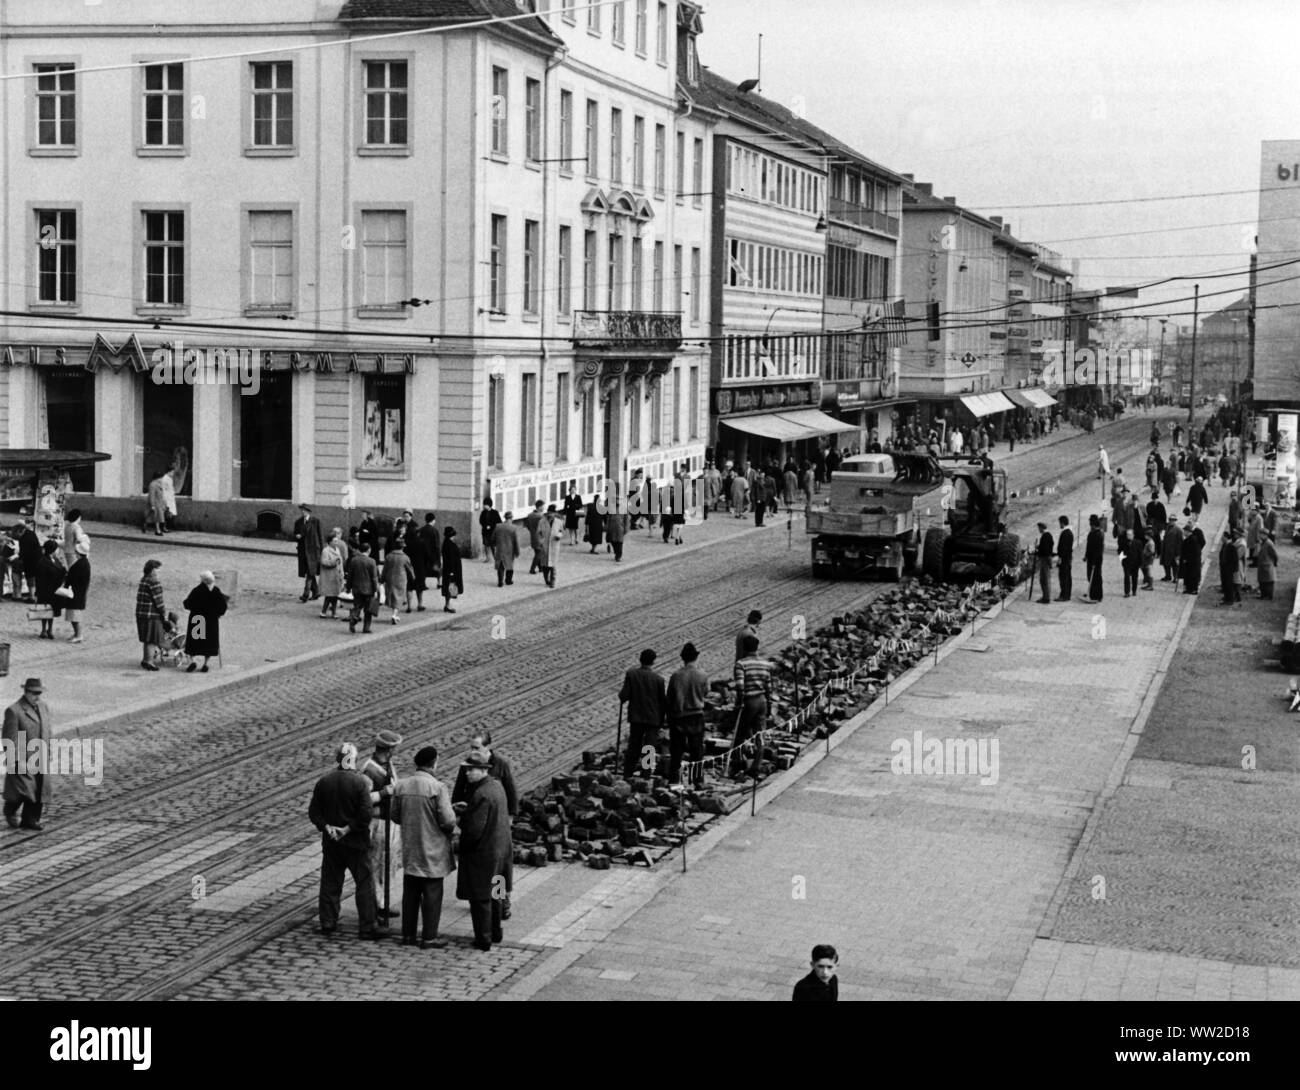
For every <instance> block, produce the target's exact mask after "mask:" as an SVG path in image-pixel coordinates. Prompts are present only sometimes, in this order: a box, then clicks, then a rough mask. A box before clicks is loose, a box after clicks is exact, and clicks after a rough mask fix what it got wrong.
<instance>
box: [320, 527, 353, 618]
mask: <svg viewBox="0 0 1300 1090" xmlns="http://www.w3.org/2000/svg"><path fill="white" fill-rule="evenodd" d="M351 551H352V550H351V549H349V548H348V546H347V543H346V542H345V541H344V540H343V530H342V529H341V528H340V527H338V526H335V527H334V528H333V529H332V530H330V537H329V540H328V541H327V542H325V547H324V548H323V549H321V551H320V576H319V585H320V592H321V594H322V596H323V597H324V598H325V601H324V602H322V603H321V607H320V615H321V616H322V617H337V616H338V613H339V596H340V595H341V594H342V593H343V573H344V572H346V571H347V567H348V556H349V554H350V553H351Z"/></svg>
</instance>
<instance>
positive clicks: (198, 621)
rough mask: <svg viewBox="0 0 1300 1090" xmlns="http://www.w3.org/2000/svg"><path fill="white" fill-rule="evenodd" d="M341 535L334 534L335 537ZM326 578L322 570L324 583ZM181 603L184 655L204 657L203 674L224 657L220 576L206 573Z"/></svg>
mask: <svg viewBox="0 0 1300 1090" xmlns="http://www.w3.org/2000/svg"><path fill="white" fill-rule="evenodd" d="M338 532H339V531H337V530H335V531H334V533H335V534H338ZM324 575H325V570H324V568H323V567H322V569H321V578H322V582H323V580H324ZM336 597H337V596H336ZM181 604H182V605H183V606H184V608H185V609H187V610H189V613H190V618H189V621H188V622H186V625H185V653H186V654H187V655H189V656H191V657H192V658H194V659H195V660H197V659H198V657H199V656H200V655H202V656H203V667H202V672H203V673H205V674H206V673H207V672H208V661H209V660H210V659H211V658H212V656H213V655H220V654H221V618H222V617H224V616H225V615H226V606H227V604H228V603H227V602H226V596H225V595H224V594H222V593H221V590H220V589H219V588H218V587H217V577H216V576H215V575H213V574H212V573H211V572H210V571H205V572H203V573H202V574H200V575H199V585H198V586H197V587H195V588H194V589H193V590H192V591H190V593H189V597H187V598H186V599H185V601H184V602H183V603H181ZM197 668H198V662H197V661H195V662H191V663H190V664H189V666H188V667H187V672H188V673H191V674H192V673H194V671H195V669H197Z"/></svg>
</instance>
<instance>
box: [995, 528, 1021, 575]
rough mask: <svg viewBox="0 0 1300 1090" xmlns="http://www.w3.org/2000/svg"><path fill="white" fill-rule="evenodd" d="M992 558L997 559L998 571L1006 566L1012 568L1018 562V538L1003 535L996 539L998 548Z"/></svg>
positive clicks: (1012, 535) (1013, 535) (1011, 535)
mask: <svg viewBox="0 0 1300 1090" xmlns="http://www.w3.org/2000/svg"><path fill="white" fill-rule="evenodd" d="M994 557H995V558H996V559H997V564H998V569H999V570H1001V569H1002V568H1005V567H1007V565H1011V566H1012V567H1014V566H1015V565H1016V564H1017V563H1019V561H1020V538H1019V537H1017V536H1016V535H1015V534H1003V535H1002V536H1001V537H1000V538H998V548H997V552H995V553H994Z"/></svg>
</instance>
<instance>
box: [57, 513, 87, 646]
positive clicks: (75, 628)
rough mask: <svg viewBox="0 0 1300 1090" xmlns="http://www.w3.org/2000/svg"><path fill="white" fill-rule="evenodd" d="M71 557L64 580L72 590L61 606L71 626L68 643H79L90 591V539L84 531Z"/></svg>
mask: <svg viewBox="0 0 1300 1090" xmlns="http://www.w3.org/2000/svg"><path fill="white" fill-rule="evenodd" d="M73 556H74V557H75V559H74V560H73V562H72V567H70V568H69V569H68V575H67V578H66V580H65V582H66V583H67V585H68V587H69V588H70V589H71V590H72V597H71V598H64V599H63V600H62V602H61V604H62V606H63V608H64V609H66V610H67V611H68V623H69V624H71V625H72V637H71V638H70V639H69V640H68V642H69V643H80V642H81V615H82V614H83V613H85V611H86V595H87V593H89V591H90V538H89V537H88V536H87V535H86V533H85V531H82V533H81V536H80V537H79V538H77V544H76V545H75V546H73ZM56 597H57V595H56Z"/></svg>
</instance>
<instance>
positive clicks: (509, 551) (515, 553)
mask: <svg viewBox="0 0 1300 1090" xmlns="http://www.w3.org/2000/svg"><path fill="white" fill-rule="evenodd" d="M491 546H492V557H493V559H494V560H495V561H496V565H497V586H498V587H509V586H514V582H515V561H516V560H518V559H519V537H518V535H517V534H516V533H515V523H514V513H513V512H511V511H507V512H506V517H505V521H504V522H498V523H497V524H496V526H494V527H493V528H492V541H491Z"/></svg>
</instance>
